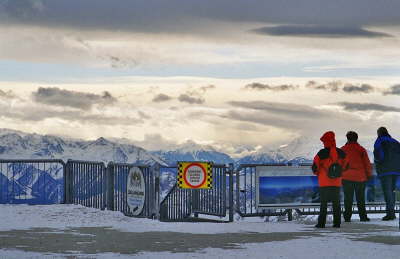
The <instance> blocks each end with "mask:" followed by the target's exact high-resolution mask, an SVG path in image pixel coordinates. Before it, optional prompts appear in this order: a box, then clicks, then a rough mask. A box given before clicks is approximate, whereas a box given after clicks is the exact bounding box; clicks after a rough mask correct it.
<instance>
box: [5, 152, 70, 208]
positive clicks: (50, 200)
mask: <svg viewBox="0 0 400 259" xmlns="http://www.w3.org/2000/svg"><path fill="white" fill-rule="evenodd" d="M64 168H65V164H64V162H63V161H62V160H56V159H41V160H28V159H26V160H12V159H8V160H6V159H2V160H0V204H5V203H9V204H22V203H23V204H32V205H36V204H37V205H38V204H57V203H63V202H64V201H65V192H64V186H65V185H64V180H65V177H64V176H65V170H64Z"/></svg>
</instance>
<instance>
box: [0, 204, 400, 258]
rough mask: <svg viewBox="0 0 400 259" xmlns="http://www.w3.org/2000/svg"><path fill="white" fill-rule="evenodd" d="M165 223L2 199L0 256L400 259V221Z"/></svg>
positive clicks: (309, 219) (311, 218)
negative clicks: (317, 224)
mask: <svg viewBox="0 0 400 259" xmlns="http://www.w3.org/2000/svg"><path fill="white" fill-rule="evenodd" d="M381 216H382V215H370V217H371V218H373V219H372V221H371V222H368V223H360V222H359V221H358V220H357V219H356V217H354V220H353V222H352V223H343V224H342V228H341V229H333V228H331V227H330V225H329V224H328V225H327V228H325V229H322V230H315V229H314V227H313V224H315V219H316V217H315V216H308V217H302V218H299V219H297V220H296V221H293V222H287V221H277V220H276V219H275V220H274V219H272V221H270V222H264V219H261V218H253V219H245V220H239V221H235V222H233V223H163V222H159V221H156V220H149V219H137V218H129V217H125V216H124V215H122V214H121V213H120V212H112V211H101V210H97V209H91V208H85V207H82V206H78V205H44V206H28V205H0V258H59V257H60V258H65V257H68V258H75V257H76V258H132V257H137V258H244V257H251V258H310V259H313V258H321V257H324V259H325V258H341V259H342V258H363V259H367V258H377V257H380V258H400V232H399V228H398V224H399V222H398V221H397V220H395V221H388V222H382V221H380V219H379V218H380V217H381Z"/></svg>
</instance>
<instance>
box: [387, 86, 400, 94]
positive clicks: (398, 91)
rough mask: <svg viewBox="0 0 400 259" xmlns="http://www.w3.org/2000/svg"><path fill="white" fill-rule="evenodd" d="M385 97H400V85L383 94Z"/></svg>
mask: <svg viewBox="0 0 400 259" xmlns="http://www.w3.org/2000/svg"><path fill="white" fill-rule="evenodd" d="M383 94H384V95H400V85H394V86H391V87H390V88H389V90H386V91H384V92H383Z"/></svg>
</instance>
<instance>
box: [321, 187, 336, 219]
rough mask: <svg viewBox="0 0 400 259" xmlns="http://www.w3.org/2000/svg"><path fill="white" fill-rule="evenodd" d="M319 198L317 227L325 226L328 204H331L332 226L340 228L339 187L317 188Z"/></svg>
mask: <svg viewBox="0 0 400 259" xmlns="http://www.w3.org/2000/svg"><path fill="white" fill-rule="evenodd" d="M319 197H320V200H321V205H320V208H319V217H318V225H321V226H325V223H326V214H327V210H328V202H332V208H333V225H335V226H340V222H341V214H342V213H341V208H340V187H335V186H328V187H319Z"/></svg>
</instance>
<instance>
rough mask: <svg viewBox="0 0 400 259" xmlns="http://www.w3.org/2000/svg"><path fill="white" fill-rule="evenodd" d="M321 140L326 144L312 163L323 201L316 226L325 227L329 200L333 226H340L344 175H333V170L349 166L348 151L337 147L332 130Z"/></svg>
mask: <svg viewBox="0 0 400 259" xmlns="http://www.w3.org/2000/svg"><path fill="white" fill-rule="evenodd" d="M321 141H322V143H323V144H324V148H323V149H321V150H320V151H319V152H318V153H317V155H316V156H315V157H314V163H313V165H312V170H313V173H314V174H315V175H317V176H318V185H319V197H320V203H321V204H320V209H319V217H318V223H317V224H316V225H315V227H317V228H324V227H325V223H326V214H327V209H328V202H332V208H333V227H335V228H340V223H341V207H340V187H341V186H342V177H341V176H340V174H339V175H333V174H331V172H339V173H341V171H342V170H341V169H343V168H345V167H346V166H347V161H346V153H345V152H344V151H343V150H341V149H340V148H337V147H336V140H335V133H334V132H332V131H328V132H326V133H325V134H324V135H323V136H322V137H321ZM335 169H336V170H335Z"/></svg>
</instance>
